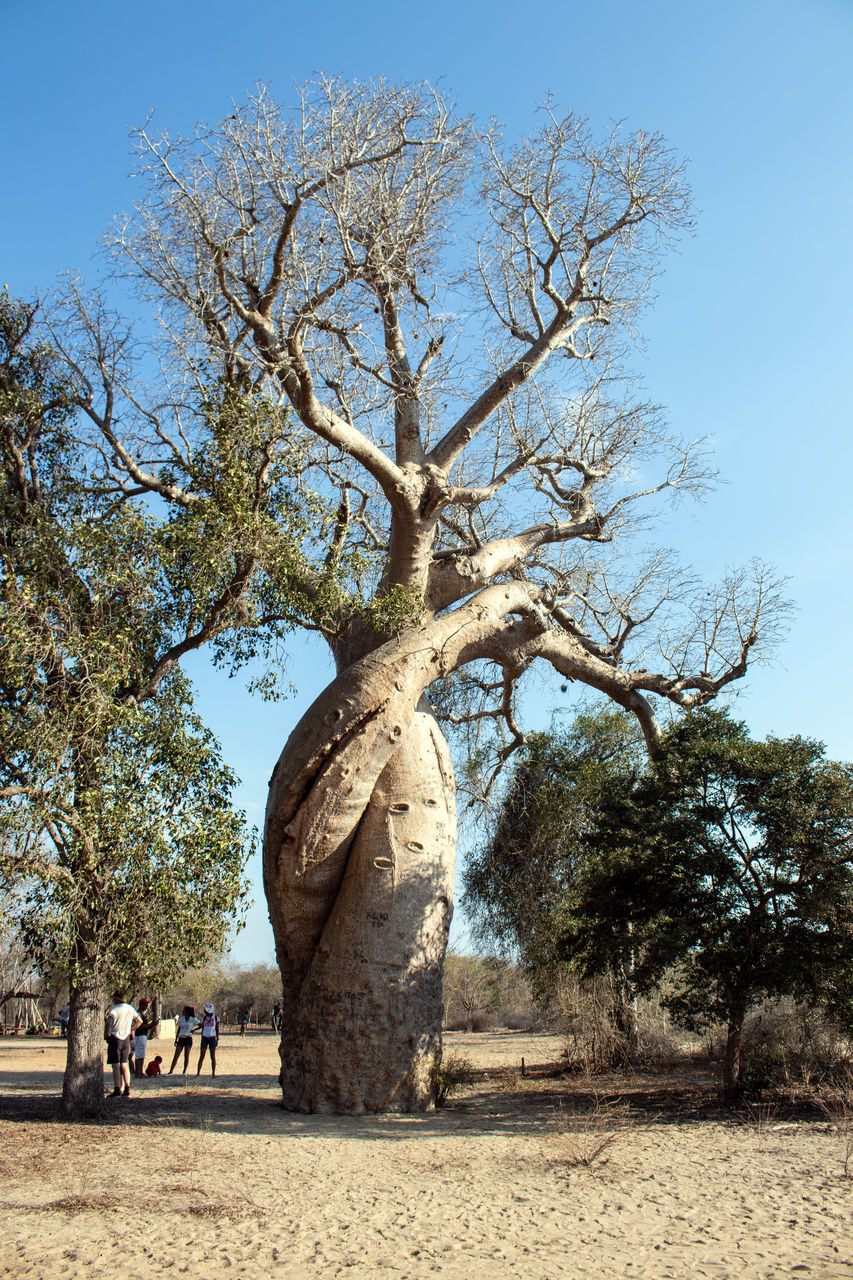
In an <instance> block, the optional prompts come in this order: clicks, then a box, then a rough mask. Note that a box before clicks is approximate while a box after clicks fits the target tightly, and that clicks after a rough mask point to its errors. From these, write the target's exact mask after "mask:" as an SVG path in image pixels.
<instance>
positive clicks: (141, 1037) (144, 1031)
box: [133, 996, 151, 1080]
mask: <svg viewBox="0 0 853 1280" xmlns="http://www.w3.org/2000/svg"><path fill="white" fill-rule="evenodd" d="M137 1009H138V1011H139V1016H140V1018H141V1019H142V1021H141V1022H140V1024H139V1026H138V1027H137V1028H136V1031H135V1033H134V1041H133V1074H134V1075H135V1076H136V1077H137V1079H139V1080H141V1079H142V1077H143V1076H144V1074H145V1054H146V1052H147V1050H148V1034H149V1032H150V1031H151V1017H150V1015H149V1013H148V1001H147V1000H146V999H145V996H143V997H142V999H141V1000H139V1001H138V1003H137Z"/></svg>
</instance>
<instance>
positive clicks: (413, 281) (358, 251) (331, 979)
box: [73, 80, 779, 1112]
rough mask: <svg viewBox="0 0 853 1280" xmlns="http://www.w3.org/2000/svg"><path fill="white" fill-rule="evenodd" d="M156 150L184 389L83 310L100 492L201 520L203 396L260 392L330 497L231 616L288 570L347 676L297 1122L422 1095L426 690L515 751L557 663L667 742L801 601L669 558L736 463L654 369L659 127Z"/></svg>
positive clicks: (121, 255)
mask: <svg viewBox="0 0 853 1280" xmlns="http://www.w3.org/2000/svg"><path fill="white" fill-rule="evenodd" d="M138 145H139V152H140V172H139V180H140V182H141V184H142V194H141V198H140V200H139V203H138V205H137V208H136V210H135V212H134V213H133V214H131V215H129V216H128V217H127V218H125V219H124V220H122V221H121V222H120V223H119V224H118V225H117V226H116V227H115V228H114V230H113V233H112V235H111V244H112V250H113V253H114V255H115V259H116V261H117V263H118V265H119V270H120V271H121V273H123V274H124V275H125V276H128V275H129V276H130V277H131V278H132V279H134V280H135V281H136V283H137V285H138V287H139V288H141V289H142V290H144V291H145V292H146V293H147V294H148V295H149V296H150V297H151V298H152V299H154V301H155V302H156V304H157V307H158V314H159V317H160V321H161V324H162V328H161V330H160V337H159V342H160V351H161V371H162V375H163V378H165V379H166V381H167V383H168V389H167V390H162V389H161V390H160V391H159V393H152V394H151V395H149V396H148V398H147V399H145V398H144V396H143V393H142V391H140V390H139V388H138V387H135V386H134V385H133V383H132V371H131V370H130V367H129V363H128V354H127V353H128V351H129V347H128V344H127V342H126V341H125V340H124V338H123V337H122V336H121V334H120V332H119V329H118V328H113V329H112V330H111V331H110V336H109V338H108V339H107V338H104V333H105V330H104V327H103V325H102V324H100V325H95V324H93V323H92V322H91V318H90V317H91V310H89V311H87V306H86V304H85V303H83V302H82V301H81V303H80V310H79V313H78V318H77V321H76V325H77V329H78V333H79V332H81V331H82V332H84V333H87V334H88V335H89V339H90V342H91V339H92V338H93V335H95V334H96V330H97V335H99V336H97V340H96V341H94V343H93V344H92V345H90V350H89V354H88V356H85V357H84V356H83V355H81V354H79V350H80V348H78V354H76V355H74V356H73V361H74V362H75V367H76V368H77V371H78V374H79V380H80V386H81V393H80V403H81V404H82V405H83V406H84V408H85V410H86V412H87V413H88V414H89V417H90V420H91V422H92V423H93V424H94V427H95V438H96V439H98V440H99V441H100V445H99V447H100V448H101V449H102V450H103V455H104V463H105V483H107V482H109V483H112V484H113V485H114V486H115V489H116V491H117V493H120V494H123V495H124V497H125V498H126V499H127V500H132V499H133V496H134V495H135V494H136V493H138V492H139V491H141V490H152V489H153V490H154V491H156V492H157V493H159V494H160V495H161V496H162V497H163V498H165V499H166V500H167V501H169V502H176V503H179V504H180V503H182V502H188V501H191V500H192V496H193V491H192V484H191V483H189V482H187V481H185V480H184V479H183V477H186V476H187V475H188V474H190V463H191V462H192V460H193V458H195V459H196V460H197V459H198V457H199V456H201V455H203V454H204V452H205V450H207V451H208V452H209V453H210V455H211V458H212V459H213V462H212V465H213V464H214V463H215V465H224V464H223V458H224V457H226V455H227V449H226V450H225V451H224V453H223V447H222V437H221V435H220V436H218V437H217V438H216V441H215V445H216V447H215V448H214V447H213V446H212V445H211V437H210V434H209V417H208V418H205V417H204V415H200V414H198V413H197V412H194V409H193V405H197V404H198V402H199V400H200V399H201V398H202V397H203V395H204V394H205V388H206V387H209V386H210V384H211V381H212V380H213V379H218V380H219V382H220V384H221V385H222V387H223V388H224V389H225V390H226V391H227V392H228V394H229V395H231V396H232V397H234V398H235V399H234V403H239V404H240V405H242V406H244V407H245V406H251V413H250V416H251V421H252V423H253V430H254V431H256V432H260V435H259V436H258V440H259V442H260V447H259V453H258V457H259V459H260V461H259V463H258V472H257V474H258V477H259V485H261V483H262V480H263V476H264V474H265V472H264V467H266V466H268V465H269V462H270V459H272V458H274V457H275V456H277V455H278V454H280V453H282V452H284V453H286V454H287V456H288V458H289V460H290V462H289V465H290V467H291V468H293V466H294V459H298V466H299V469H300V470H301V477H300V478H301V483H302V484H303V485H304V486H305V493H306V495H307V494H308V493H309V492H310V494H312V495H313V499H312V500H315V501H316V502H317V503H318V512H320V513H321V514H320V515H318V518H317V521H316V524H315V526H314V528H313V529H312V531H311V532H310V534H309V535H307V536H306V537H305V539H304V540H303V542H302V544H301V546H300V548H299V555H298V556H297V555H295V554H292V555H291V556H290V559H289V561H288V564H287V566H286V570H285V571H283V572H281V571H280V569H279V568H278V567H277V566H276V564H275V563H273V562H267V563H265V564H261V563H260V561H259V562H258V564H257V565H256V569H257V573H258V575H260V577H259V580H261V581H263V582H266V583H267V584H268V587H267V588H264V587H258V589H257V592H256V595H255V596H254V597H251V598H248V596H247V598H246V599H242V600H241V601H240V602H237V603H235V604H234V607H235V608H237V607H238V604H239V607H240V608H242V610H243V615H242V616H243V622H244V626H245V632H244V634H246V635H248V636H250V637H252V636H255V635H257V634H258V633H259V631H260V628H261V626H262V624H263V623H264V620H265V618H266V619H268V618H269V617H270V616H276V615H275V609H269V608H267V612H266V614H265V612H264V605H263V600H262V597H263V593H264V590H267V589H268V590H269V591H272V592H273V593H274V590H280V589H282V586H283V585H284V586H286V590H287V593H288V601H289V611H290V612H289V620H290V621H291V622H292V621H299V618H298V616H297V615H298V614H299V607H298V605H297V603H296V602H297V601H298V600H301V601H302V602H303V604H304V609H303V616H304V622H305V625H307V626H309V627H311V628H312V629H314V630H315V631H316V632H317V633H318V637H321V638H322V639H323V640H325V641H326V643H327V644H328V646H329V647H330V649H331V652H332V654H333V656H334V661H335V665H336V671H337V674H336V675H335V677H334V679H333V680H332V681H331V683H330V684H329V686H328V688H327V689H326V690H325V691H324V692H323V693H322V694H321V695H320V696H319V698H318V699H317V700H316V702H315V703H314V705H313V706H312V707H311V709H310V710H309V711H308V712H307V713H306V715H305V716H304V717H303V718H302V719H301V721H300V722H299V724H298V725H297V726H296V728H295V729H294V730H293V732H292V733H291V735H290V737H289V738H288V740H287V742H286V744H285V746H284V749H283V751H282V753H281V756H280V758H279V760H278V763H277V764H276V765H275V768H274V770H273V774H272V779H271V782H270V791H269V803H268V808H267V816H266V826H265V836H264V884H265V889H266V894H267V898H268V902H269V909H270V918H271V920H272V925H273V929H274V932H275V938H276V948H277V955H278V961H279V964H280V966H281V971H282V982H283V995H284V1006H283V1007H284V1017H283V1027H284V1033H283V1038H282V1045H281V1063H282V1065H281V1075H280V1081H281V1086H282V1093H283V1100H284V1105H285V1106H286V1107H288V1108H291V1109H294V1110H303V1111H341V1112H360V1111H382V1110H409V1109H417V1108H422V1107H426V1106H428V1105H430V1101H431V1097H432V1076H433V1070H434V1066H435V1063H436V1060H437V1055H438V1054H439V1053H440V1020H441V968H442V959H443V954H444V950H445V945H446V940H447V933H448V926H449V922H450V915H451V893H452V885H453V864H454V849H455V826H456V818H455V798H454V797H455V784H454V778H453V769H452V766H451V759H450V754H449V751H448V747H447V745H446V742H445V738H444V736H443V734H442V732H441V729H440V728H439V723H438V721H437V719H436V718H435V716H434V714H433V711H432V709H431V704H430V701H429V700H428V694H429V692H430V690H431V689H432V691H433V695H436V691H438V696H437V700H438V701H439V702H440V703H441V705H442V706H443V708H444V710H445V711H446V712H447V713H448V715H449V718H450V720H451V721H452V722H453V723H456V724H459V725H462V724H468V725H472V726H474V727H475V728H476V729H478V730H479V732H480V745H481V751H480V753H479V758H480V759H481V760H482V759H483V758H484V752H487V748H488V751H490V752H491V757H490V759H491V762H492V763H493V764H495V765H497V764H500V762H501V760H503V759H504V758H506V757H507V755H508V754H509V752H510V750H511V749H512V747H513V746H514V745H517V744H518V743H520V742H521V741H522V740H523V733H522V730H521V728H520V726H519V723H518V721H517V702H518V690H519V688H520V686H521V684H522V682H523V678H524V676H525V673H527V672H528V671H529V670H530V668H531V667H532V666H533V665H534V664H535V663H537V662H538V663H539V664H540V665H544V666H545V667H550V668H551V669H553V670H554V671H556V672H558V673H559V675H560V676H561V677H563V679H564V680H565V681H566V682H569V681H577V682H580V683H581V684H584V685H588V686H591V687H593V688H594V689H596V690H598V691H600V692H601V693H603V694H605V695H606V696H608V697H609V698H611V699H613V700H614V702H616V703H617V704H619V705H620V706H621V707H623V708H625V709H627V710H628V711H630V712H632V713H633V714H634V715H636V716H637V718H638V720H639V722H640V723H641V725H642V727H643V731H644V733H645V735H646V739H647V741H648V742H649V743H650V744H653V743H654V741H655V738H656V735H657V722H656V717H655V710H654V705H655V701H656V700H661V699H662V700H664V701H666V702H669V703H672V704H674V705H675V706H676V707H680V708H686V707H692V706H696V705H698V704H701V703H704V702H706V701H708V700H710V699H712V698H713V697H714V696H715V695H716V694H717V693H719V691H720V690H721V689H722V688H724V687H725V686H726V685H728V684H729V683H730V682H731V681H733V680H736V679H738V678H739V677H741V676H742V675H743V674H744V672H745V670H746V666H747V661H748V659H750V657H754V656H755V655H756V654H757V653H758V652H759V650H760V647H761V645H762V644H763V643H764V642H765V641H766V639H767V637H768V635H769V634H770V632H771V631H772V626H773V621H774V618H776V617H777V615H778V608H779V595H778V586H777V584H776V583H775V582H774V581H773V580H772V578H771V577H770V576H768V574H767V573H766V572H765V571H764V570H763V569H761V568H756V567H753V568H751V569H748V570H744V571H737V572H734V573H732V574H731V575H730V576H729V577H728V578H727V579H726V580H725V581H724V582H722V583H721V584H720V585H719V586H717V587H714V588H711V589H707V588H705V587H704V586H700V585H699V584H698V583H696V582H695V581H694V579H693V578H692V576H691V575H690V574H689V573H687V572H684V571H681V570H679V569H678V568H677V566H676V564H675V562H674V560H673V558H672V557H671V556H670V555H669V554H665V553H663V552H661V551H654V550H653V551H646V550H644V542H643V539H644V536H645V535H644V534H643V532H642V528H643V524H644V521H647V520H648V519H649V518H650V517H651V516H652V515H654V514H656V513H657V512H658V511H659V510H660V508H661V503H660V499H661V497H665V496H666V495H667V494H679V493H689V492H696V491H701V490H702V489H703V488H704V487H705V486H706V484H707V483H708V479H709V476H708V472H707V464H706V461H705V459H704V457H703V454H702V450H701V448H700V447H697V446H695V445H693V444H690V443H685V442H684V441H681V440H680V439H678V438H677V437H676V436H674V435H672V434H671V433H670V432H669V430H668V429H667V426H666V424H665V421H664V419H663V415H662V413H661V412H660V411H659V410H658V409H657V408H656V407H655V406H653V405H651V404H648V403H646V402H645V401H644V400H643V399H642V397H641V396H640V395H639V394H638V392H637V389H636V386H635V385H634V383H633V381H632V379H631V378H630V377H629V376H628V375H627V373H626V359H627V355H628V353H629V352H630V351H631V349H632V345H633V341H634V327H633V326H634V324H635V322H636V320H637V317H638V316H639V314H640V313H641V311H642V308H643V305H644V303H645V302H646V301H647V299H648V297H649V290H650V286H651V282H652V280H653V277H654V274H655V271H656V269H657V267H658V264H659V262H660V259H661V255H662V252H663V251H664V249H665V247H666V245H667V243H668V241H669V240H670V238H671V237H673V236H676V235H678V234H679V233H680V232H682V231H684V230H685V229H686V228H688V227H689V226H690V224H691V208H690V202H689V195H688V191H687V188H686V186H685V183H684V179H683V175H682V171H681V166H680V165H679V162H678V160H677V159H676V158H675V157H674V156H673V155H672V153H671V152H670V151H669V149H668V148H667V146H666V145H665V143H664V142H663V140H662V139H661V138H660V137H659V136H658V135H656V134H645V133H629V132H626V131H625V130H623V129H621V128H615V129H613V130H612V131H611V132H610V133H608V134H607V135H606V136H605V137H603V138H602V139H597V138H596V137H595V136H594V133H593V131H592V130H591V129H590V128H589V127H588V126H587V124H586V123H585V122H583V121H581V120H578V119H576V118H574V117H572V116H571V115H568V116H565V115H562V114H560V113H559V112H558V111H557V109H556V108H555V107H554V105H553V104H548V105H546V106H545V108H544V109H543V110H542V113H541V116H540V124H539V128H538V130H537V131H536V132H535V133H534V134H532V135H531V136H530V137H528V138H525V139H522V140H520V141H518V142H508V141H506V140H505V139H504V137H503V136H502V134H501V131H500V129H499V128H498V127H497V126H494V125H490V126H489V127H487V128H484V129H480V128H478V127H477V126H476V124H475V123H474V122H472V121H471V120H469V119H466V118H463V117H462V116H460V115H459V114H458V113H457V111H456V109H455V107H454V106H453V104H451V103H449V102H448V101H447V100H445V99H444V98H442V96H441V95H439V94H438V93H437V92H435V91H434V90H433V89H431V88H430V87H429V86H425V85H418V86H394V85H390V84H386V83H378V84H370V85H358V84H356V85H351V84H346V83H342V82H340V81H337V80H320V81H318V82H316V83H313V84H311V85H309V86H307V87H306V88H305V89H304V90H303V91H302V92H301V93H300V94H299V95H298V97H297V100H296V102H295V105H294V106H293V107H292V109H286V110H285V109H281V108H279V107H278V106H277V105H276V104H275V103H274V102H273V101H272V99H271V97H270V95H269V94H268V92H267V91H266V90H265V89H263V88H261V89H259V90H258V91H257V92H256V93H255V94H254V96H252V97H251V98H249V99H248V100H247V101H246V102H245V103H243V104H240V105H235V106H234V108H233V111H232V113H231V114H230V115H229V116H228V117H227V118H226V119H225V120H224V121H223V122H222V123H221V124H220V125H218V126H217V127H207V126H204V125H202V126H199V127H198V128H197V129H196V131H195V132H194V133H193V134H192V136H189V137H186V138H183V137H177V138H170V137H169V136H168V135H166V134H164V133H156V132H155V131H154V130H153V128H152V127H151V125H150V123H149V125H147V126H146V127H145V128H143V129H142V130H141V131H140V132H139V134H138ZM121 406H124V407H123V409H122V413H123V417H122V421H121V423H119V421H118V418H119V416H120V414H119V410H120V408H121ZM265 414H266V415H267V417H266V419H265V416H264V415H265ZM131 419H132V422H133V427H132V430H130V431H129V426H128V424H129V423H130V421H131ZM236 419H239V414H237V415H236ZM264 421H267V423H268V426H267V428H266V435H264V426H263V424H264ZM231 429H232V430H233V431H235V432H236V436H235V438H239V432H240V424H239V420H237V421H236V422H233V421H232V426H231ZM205 433H207V434H205ZM217 450H218V452H217ZM146 451H147V452H146ZM214 455H215V456H214ZM146 459H147V461H146ZM152 460H154V461H153V462H152ZM259 491H260V490H259ZM330 513H331V514H330ZM277 573H278V575H279V576H278V577H276V574H277ZM264 575H266V576H264ZM247 582H248V578H247ZM270 584H271V585H270Z"/></svg>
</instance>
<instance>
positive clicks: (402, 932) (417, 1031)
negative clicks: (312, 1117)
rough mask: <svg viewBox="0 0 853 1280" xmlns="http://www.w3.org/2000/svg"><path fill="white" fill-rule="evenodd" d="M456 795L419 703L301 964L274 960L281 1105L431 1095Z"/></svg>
mask: <svg viewBox="0 0 853 1280" xmlns="http://www.w3.org/2000/svg"><path fill="white" fill-rule="evenodd" d="M369 767H370V762H369V760H365V762H364V768H365V769H369ZM454 800H455V789H454V785H453V774H452V769H451V764H450V758H449V754H448V751H447V746H446V744H445V742H444V739H443V737H442V736H441V734H440V732H439V730H438V727H437V725H436V723H435V721H434V719H433V718H432V716H431V715H430V714H429V713H428V712H416V713H415V715H414V716H413V718H412V721H411V723H410V724H409V726H408V727H407V729H406V730H405V732H404V734H403V735H402V739H401V742H400V745H399V746H398V747H397V749H396V750H395V751H394V753H393V755H392V756H391V758H390V760H389V761H388V763H387V764H385V766H384V767H383V768H382V770H381V772H380V773H379V776H378V778H377V779H376V783H375V786H374V788H373V791H372V793H371V796H370V800H369V802H368V804H367V806H366V808H365V810H364V814H363V816H362V818H361V821H360V822H359V824H358V828H357V830H356V832H355V835H354V838H353V840H352V844H351V847H350V849H349V853H348V855H347V858H346V867H345V869H344V872H343V875H342V877H341V881H340V887H339V888H338V891H337V895H336V897H335V900H334V904H333V906H332V908H331V911H330V912H329V915H328V919H327V920H326V923H325V926H324V927H323V930H322V933H321V935H320V937H319V940H318V942H317V945H316V947H315V948H314V950H313V953H312V955H311V957H310V961H309V963H308V966H307V969H306V971H305V972H304V974H302V973H294V972H293V969H292V961H291V960H290V957H287V956H285V957H284V960H283V961H282V969H283V973H284V976H285V992H286V994H289V999H287V1001H286V1004H285V1010H284V1013H285V1016H284V1021H283V1026H282V1040H281V1051H280V1052H281V1074H280V1076H279V1080H280V1083H281V1088H282V1098H283V1102H284V1105H285V1107H287V1108H288V1109H289V1110H292V1111H309V1112H316V1111H319V1112H324V1111H332V1112H337V1113H341V1112H345V1113H355V1114H359V1113H361V1112H365V1111H372V1112H375V1111H416V1110H423V1109H424V1108H426V1107H429V1106H430V1105H431V1104H432V1101H433V1081H434V1075H435V1068H436V1066H437V1063H438V1059H439V1056H440V1053H441V1017H442V998H441V976H442V969H443V964H444V952H445V949H446V945H447V934H448V929H449V927H450V917H451V913H452V905H451V898H452V892H453V869H454V861H455V829H456V823H455V819H456V814H455V803H454ZM281 959H282V958H281V956H280V960H281ZM288 977H290V981H289V982H288V980H287V979H288ZM288 988H289V992H288Z"/></svg>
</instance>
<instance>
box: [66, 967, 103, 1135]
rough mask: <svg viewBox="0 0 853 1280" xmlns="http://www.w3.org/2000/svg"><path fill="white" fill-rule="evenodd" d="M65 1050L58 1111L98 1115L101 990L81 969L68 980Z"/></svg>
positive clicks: (94, 977)
mask: <svg viewBox="0 0 853 1280" xmlns="http://www.w3.org/2000/svg"><path fill="white" fill-rule="evenodd" d="M68 1003H69V1006H70V1016H69V1019H68V1041H67V1044H68V1053H67V1057H66V1062H65V1075H64V1077H63V1081H62V1103H61V1106H60V1111H61V1114H62V1115H63V1116H66V1117H67V1118H69V1119H79V1118H82V1117H85V1116H96V1115H99V1114H100V1112H101V1111H102V1110H103V1107H104V991H103V986H102V984H101V981H100V978H99V976H98V975H97V974H96V973H93V972H91V971H86V970H84V971H82V972H81V973H80V975H79V976H78V978H77V980H76V981H75V982H73V983H72V984H71V993H70V998H69V1001H68Z"/></svg>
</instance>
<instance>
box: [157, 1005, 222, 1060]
mask: <svg viewBox="0 0 853 1280" xmlns="http://www.w3.org/2000/svg"><path fill="white" fill-rule="evenodd" d="M198 1028H201V1041H200V1043H201V1048H200V1050H199V1055H198V1069H197V1071H196V1075H200V1074H201V1068H202V1065H203V1063H204V1056H205V1054H206V1053H208V1052H209V1053H210V1074H211V1075H212V1076H215V1075H216V1046H217V1044H218V1043H219V1018H218V1017H217V1015H216V1014H215V1013H214V1012H213V1005H212V1004H206V1005H205V1006H204V1014H203V1016H202V1017H201V1018H197V1017H196V1016H195V1009H194V1008H193V1007H192V1005H190V1004H185V1005H184V1011H183V1013H182V1014H181V1016H180V1017H179V1018H178V1021H177V1033H176V1035H175V1056H174V1058H173V1059H172V1065H171V1067H169V1075H171V1074H172V1072H173V1071H174V1070H175V1065H176V1063H177V1061H178V1058H180V1056H181V1050H183V1054H184V1075H186V1074H187V1068H188V1067H189V1065H190V1050H191V1049H192V1047H193V1032H194V1031H196V1030H197V1029H198Z"/></svg>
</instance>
